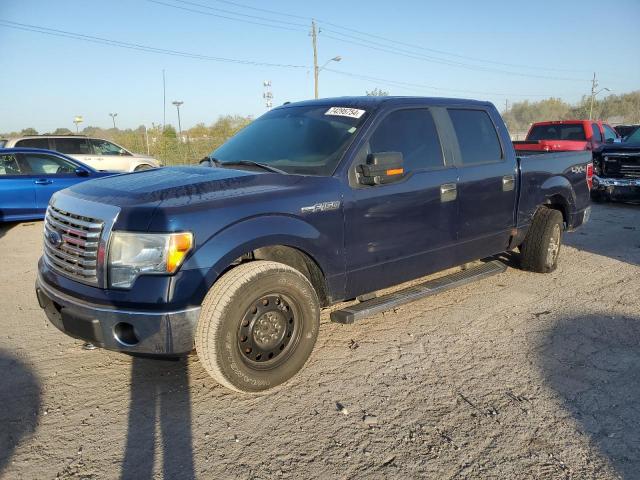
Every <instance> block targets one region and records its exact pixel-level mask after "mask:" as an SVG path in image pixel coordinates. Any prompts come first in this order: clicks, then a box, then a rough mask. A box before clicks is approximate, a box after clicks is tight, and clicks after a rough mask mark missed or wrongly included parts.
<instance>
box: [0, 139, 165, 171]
mask: <svg viewBox="0 0 640 480" xmlns="http://www.w3.org/2000/svg"><path fill="white" fill-rule="evenodd" d="M0 143H4V145H3V148H12V147H28V148H44V149H46V150H54V151H56V152H60V153H64V154H65V155H68V156H70V157H72V158H75V159H76V160H78V161H80V162H82V163H85V164H87V165H89V166H90V167H93V168H95V169H96V170H107V171H110V172H136V171H139V170H147V169H149V168H158V167H161V166H162V164H161V163H160V162H159V161H158V160H156V159H155V158H153V157H149V156H147V155H139V154H136V153H131V152H130V151H129V150H127V149H126V148H124V147H121V146H120V145H117V144H115V143H113V142H110V141H108V140H103V139H101V138H91V137H86V136H84V135H33V136H26V137H16V138H10V139H8V140H2V141H0Z"/></svg>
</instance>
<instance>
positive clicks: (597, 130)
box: [591, 123, 602, 142]
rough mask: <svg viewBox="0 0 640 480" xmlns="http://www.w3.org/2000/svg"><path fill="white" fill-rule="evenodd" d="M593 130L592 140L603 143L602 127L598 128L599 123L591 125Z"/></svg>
mask: <svg viewBox="0 0 640 480" xmlns="http://www.w3.org/2000/svg"><path fill="white" fill-rule="evenodd" d="M591 130H593V136H592V140H593V141H595V142H601V141H602V134H601V133H600V127H598V124H597V123H592V124H591Z"/></svg>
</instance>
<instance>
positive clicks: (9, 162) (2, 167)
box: [0, 155, 25, 176]
mask: <svg viewBox="0 0 640 480" xmlns="http://www.w3.org/2000/svg"><path fill="white" fill-rule="evenodd" d="M24 174H25V172H23V171H22V169H21V168H20V164H19V163H18V159H17V158H16V156H15V155H0V176H2V175H24Z"/></svg>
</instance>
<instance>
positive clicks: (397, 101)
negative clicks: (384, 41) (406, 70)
mask: <svg viewBox="0 0 640 480" xmlns="http://www.w3.org/2000/svg"><path fill="white" fill-rule="evenodd" d="M382 104H392V105H406V104H424V105H432V106H450V105H476V106H490V105H492V104H491V103H490V102H487V101H481V100H470V99H464V98H442V97H402V96H387V97H378V96H361V97H357V96H356V97H333V98H320V99H316V100H303V101H300V102H291V103H285V104H284V105H281V106H279V107H276V108H286V107H307V106H308V107H312V106H318V107H352V108H358V107H359V108H378V107H380V106H381V105H382Z"/></svg>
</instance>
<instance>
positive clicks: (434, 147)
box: [368, 108, 444, 172]
mask: <svg viewBox="0 0 640 480" xmlns="http://www.w3.org/2000/svg"><path fill="white" fill-rule="evenodd" d="M368 148H369V150H370V152H373V153H379V152H401V153H402V156H403V158H404V165H403V166H404V169H405V171H407V172H413V171H416V170H420V169H425V168H439V167H443V166H444V160H443V157H442V148H441V147H440V140H439V138H438V132H437V130H436V125H435V123H434V121H433V117H432V116H431V112H430V111H429V110H427V109H426V108H420V109H412V110H398V111H395V112H392V113H390V114H389V115H387V116H386V117H385V118H384V120H382V122H381V123H380V125H378V127H377V128H376V131H375V132H374V133H373V135H371V138H370V139H369V145H368Z"/></svg>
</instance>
